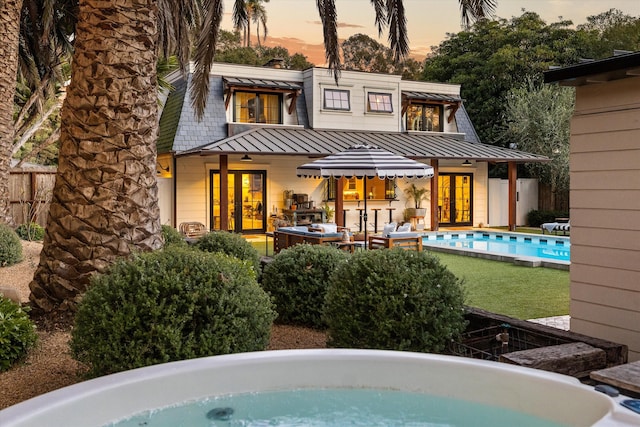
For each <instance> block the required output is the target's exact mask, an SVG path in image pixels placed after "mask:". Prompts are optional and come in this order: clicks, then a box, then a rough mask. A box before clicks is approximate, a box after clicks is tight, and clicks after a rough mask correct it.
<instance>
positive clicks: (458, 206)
mask: <svg viewBox="0 0 640 427" xmlns="http://www.w3.org/2000/svg"><path fill="white" fill-rule="evenodd" d="M438 212H439V213H438V215H439V216H438V218H439V221H438V222H439V223H440V225H448V226H457V225H471V224H472V222H473V174H470V173H465V174H455V173H441V174H440V175H438Z"/></svg>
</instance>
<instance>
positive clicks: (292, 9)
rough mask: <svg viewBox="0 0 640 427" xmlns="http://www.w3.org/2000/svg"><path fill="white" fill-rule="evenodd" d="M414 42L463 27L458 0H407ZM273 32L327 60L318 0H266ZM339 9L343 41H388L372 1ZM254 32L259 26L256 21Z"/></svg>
mask: <svg viewBox="0 0 640 427" xmlns="http://www.w3.org/2000/svg"><path fill="white" fill-rule="evenodd" d="M497 2H498V8H497V11H496V16H497V17H500V18H505V19H509V18H511V17H512V16H520V15H521V14H522V10H523V9H526V10H527V11H532V12H536V13H538V14H539V15H540V16H541V17H542V19H543V20H544V21H545V22H546V23H547V24H550V23H553V22H557V21H559V20H560V19H568V20H571V21H573V23H574V25H579V24H583V23H585V22H586V18H587V16H591V15H597V14H600V13H602V12H605V11H607V10H609V9H611V8H615V9H619V10H621V11H622V12H624V13H625V14H628V15H631V16H634V17H638V16H640V1H638V0H608V1H598V0H498V1H497ZM404 5H405V8H406V14H407V26H408V28H409V45H410V47H411V54H412V55H415V56H416V57H419V58H422V57H424V55H425V54H426V53H428V52H429V51H430V48H431V46H436V45H438V44H440V42H441V41H442V40H444V39H445V37H446V33H457V32H459V31H461V26H460V9H459V3H458V1H457V0H405V1H404ZM224 6H225V9H224V11H225V16H226V18H225V20H224V21H223V24H222V28H223V29H225V30H231V29H232V25H231V19H230V14H231V12H232V11H233V0H225V4H224ZM264 6H265V8H266V10H267V28H268V30H269V33H268V36H267V40H266V42H265V43H264V44H265V45H267V46H275V45H281V46H285V47H286V48H287V49H289V53H291V54H293V53H296V52H299V53H302V54H304V55H307V57H308V58H309V60H310V61H311V62H313V63H315V64H316V65H321V64H322V63H323V62H324V50H323V48H322V27H321V25H320V21H319V17H318V11H317V9H316V1H315V0H271V1H270V2H269V3H264ZM336 8H337V10H338V22H339V28H338V36H339V37H340V39H341V40H344V39H347V38H349V37H350V36H352V35H354V34H357V33H364V34H367V35H369V36H371V37H373V38H374V39H376V40H378V41H379V42H380V43H383V44H385V45H388V43H387V35H386V34H383V36H382V38H380V39H378V34H377V29H376V28H375V25H374V16H375V15H374V11H373V7H372V6H371V2H370V0H336ZM252 33H254V34H255V25H252Z"/></svg>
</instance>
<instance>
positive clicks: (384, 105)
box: [367, 92, 393, 113]
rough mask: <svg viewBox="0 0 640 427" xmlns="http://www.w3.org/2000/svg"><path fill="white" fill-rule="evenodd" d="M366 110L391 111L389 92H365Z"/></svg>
mask: <svg viewBox="0 0 640 427" xmlns="http://www.w3.org/2000/svg"><path fill="white" fill-rule="evenodd" d="M367 111H369V112H377V113H393V105H392V104H391V94H390V93H375V92H369V93H368V94H367Z"/></svg>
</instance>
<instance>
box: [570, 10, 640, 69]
mask: <svg viewBox="0 0 640 427" xmlns="http://www.w3.org/2000/svg"><path fill="white" fill-rule="evenodd" d="M578 30H579V31H586V32H593V33H595V34H596V35H597V37H598V38H599V40H600V43H598V49H597V52H596V54H595V57H596V58H605V57H608V56H611V54H612V53H613V51H614V50H616V49H619V50H631V51H638V50H640V19H639V18H634V17H632V16H629V15H625V14H624V13H622V11H620V10H618V9H609V10H608V11H606V12H603V13H601V14H599V15H594V16H589V17H587V23H586V24H582V25H579V26H578Z"/></svg>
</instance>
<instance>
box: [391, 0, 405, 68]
mask: <svg viewBox="0 0 640 427" xmlns="http://www.w3.org/2000/svg"><path fill="white" fill-rule="evenodd" d="M387 22H388V23H389V44H390V45H391V51H392V52H393V59H394V60H395V61H396V62H399V61H400V60H401V59H403V58H405V57H407V55H409V36H408V35H407V17H406V15H405V12H404V4H403V2H402V0H387Z"/></svg>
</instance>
